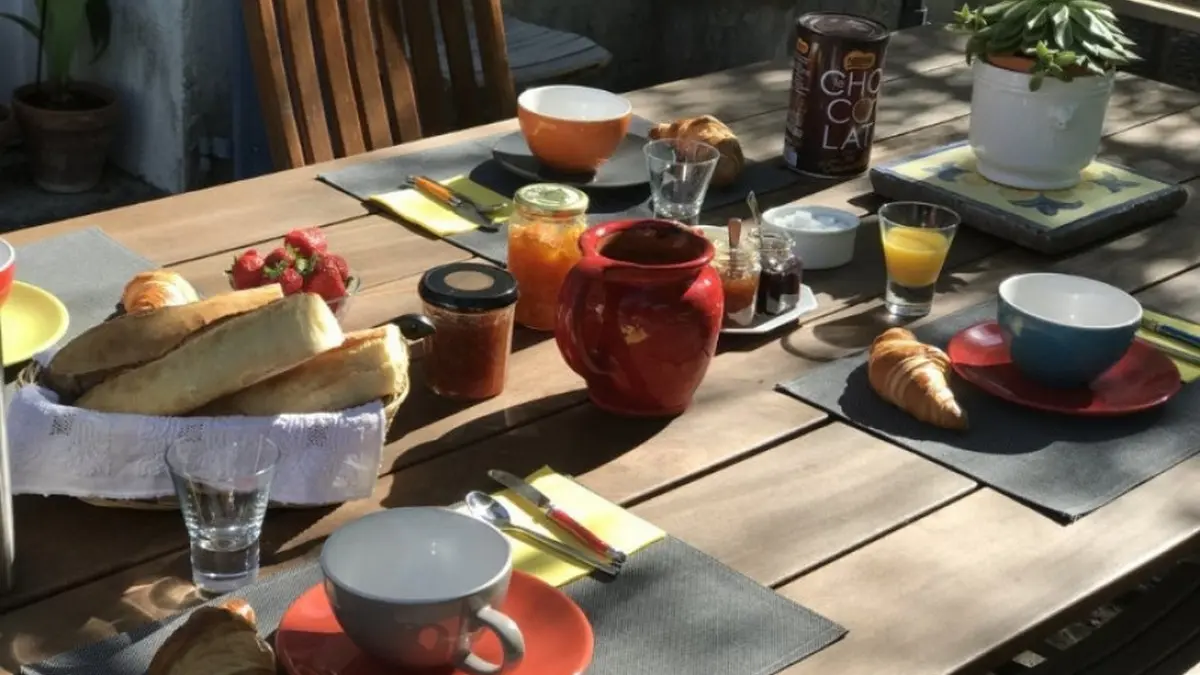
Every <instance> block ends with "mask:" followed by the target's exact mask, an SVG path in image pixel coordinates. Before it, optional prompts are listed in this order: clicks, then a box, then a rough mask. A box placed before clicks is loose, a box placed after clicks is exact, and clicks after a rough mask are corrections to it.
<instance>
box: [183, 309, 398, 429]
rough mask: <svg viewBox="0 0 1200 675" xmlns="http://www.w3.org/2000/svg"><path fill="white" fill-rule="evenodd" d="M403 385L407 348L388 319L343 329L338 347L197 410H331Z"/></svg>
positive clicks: (211, 412)
mask: <svg viewBox="0 0 1200 675" xmlns="http://www.w3.org/2000/svg"><path fill="white" fill-rule="evenodd" d="M407 387H408V347H407V346H406V345H405V344H404V340H403V339H402V338H401V337H400V330H399V329H398V328H396V326H394V325H392V324H388V325H386V326H382V327H379V328H372V329H370V330H362V331H356V332H353V333H347V334H346V341H345V342H343V343H342V346H340V347H338V348H336V349H331V350H329V351H327V352H325V353H324V354H321V355H320V356H317V357H315V358H313V359H310V360H308V361H305V362H304V363H302V364H300V365H298V366H296V367H295V368H292V369H291V370H289V371H287V372H284V373H280V374H279V375H276V376H275V377H272V378H271V379H269V380H264V381H262V382H259V383H258V384H256V385H254V386H251V387H247V388H246V389H243V390H241V391H239V392H236V393H234V394H231V395H229V396H226V397H225V398H222V399H220V400H217V401H213V402H212V403H211V404H210V405H208V406H205V407H204V408H203V409H202V410H200V411H198V412H199V414H202V415H279V414H282V413H313V412H336V411H338V410H345V409H347V408H353V407H354V406H358V405H362V404H364V403H367V402H368V401H373V400H375V399H378V398H383V397H385V396H391V395H392V394H398V393H401V392H403V391H404V390H405V389H406V388H407Z"/></svg>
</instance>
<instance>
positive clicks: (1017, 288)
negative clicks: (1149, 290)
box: [996, 273, 1142, 388]
mask: <svg viewBox="0 0 1200 675" xmlns="http://www.w3.org/2000/svg"><path fill="white" fill-rule="evenodd" d="M996 320H997V322H998V323H999V324H1000V331H1001V333H1002V334H1003V336H1004V340H1005V342H1006V343H1007V344H1008V349H1009V353H1010V354H1011V356H1012V361H1013V365H1015V366H1016V367H1017V369H1018V370H1020V371H1021V374H1022V375H1024V376H1025V377H1028V378H1029V379H1031V380H1033V381H1035V382H1038V383H1040V384H1043V385H1045V386H1049V387H1062V388H1069V387H1083V386H1087V385H1088V384H1089V383H1090V382H1092V380H1095V379H1096V378H1097V377H1099V376H1100V375H1102V374H1103V373H1104V372H1105V371H1106V370H1108V369H1109V368H1111V367H1112V366H1113V365H1115V364H1116V363H1117V361H1120V360H1121V357H1122V356H1124V355H1125V352H1127V351H1129V346H1130V345H1131V344H1132V343H1133V338H1134V335H1135V334H1136V333H1137V329H1138V326H1139V325H1140V324H1141V322H1142V305H1141V303H1139V302H1138V301H1137V300H1136V299H1135V298H1134V297H1133V296H1132V295H1130V294H1128V293H1126V292H1125V291H1122V290H1121V289H1119V288H1117V287H1115V286H1111V285H1109V284H1106V283H1103V282H1100V281H1096V280H1094V279H1088V278H1087V277H1080V276H1074V275H1070V274H1051V273H1036V274H1020V275H1017V276H1014V277H1009V278H1008V279H1006V280H1005V281H1004V283H1002V284H1000V300H999V308H998V311H997V317H996Z"/></svg>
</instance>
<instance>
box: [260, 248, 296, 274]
mask: <svg viewBox="0 0 1200 675" xmlns="http://www.w3.org/2000/svg"><path fill="white" fill-rule="evenodd" d="M264 262H265V264H266V266H267V267H270V268H271V269H274V270H278V269H281V268H284V267H291V266H292V265H293V264H294V263H295V262H296V254H295V253H293V252H292V250H291V249H290V248H288V247H286V246H280V247H279V248H277V249H275V250H274V251H271V252H270V253H268V254H267V259H266V260H265V261H264Z"/></svg>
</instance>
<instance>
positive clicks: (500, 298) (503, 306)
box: [417, 262, 517, 401]
mask: <svg viewBox="0 0 1200 675" xmlns="http://www.w3.org/2000/svg"><path fill="white" fill-rule="evenodd" d="M417 293H418V294H419V295H420V297H421V302H422V303H423V304H424V307H425V309H424V312H425V316H426V317H428V318H429V320H430V322H432V323H433V327H434V333H433V335H431V336H429V337H428V338H426V340H427V342H428V346H427V348H426V358H425V377H426V379H427V380H428V382H429V387H430V388H431V389H432V390H433V391H434V393H436V394H438V395H439V396H444V397H446V398H450V399H456V400H462V401H479V400H482V399H486V398H491V397H493V396H497V395H499V394H500V393H501V392H502V391H504V381H505V378H506V377H507V374H508V355H509V353H510V352H511V351H512V334H513V309H514V307H515V306H516V302H517V282H516V280H515V279H513V276H512V275H511V274H509V273H508V272H506V271H504V270H502V269H500V268H498V267H492V266H491V265H484V264H482V263H472V262H459V263H450V264H448V265H442V266H440V267H435V268H433V269H431V270H429V271H427V272H425V274H424V275H423V276H422V277H421V283H420V284H419V285H418V287H417Z"/></svg>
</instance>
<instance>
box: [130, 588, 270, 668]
mask: <svg viewBox="0 0 1200 675" xmlns="http://www.w3.org/2000/svg"><path fill="white" fill-rule="evenodd" d="M146 675H275V653H274V652H273V651H271V647H270V645H268V644H267V643H266V642H265V641H264V640H263V639H262V638H261V637H259V635H258V628H257V626H256V625H255V617H254V609H253V608H251V607H250V605H249V604H248V603H247V602H246V601H245V600H239V599H236V598H235V599H233V600H227V601H225V602H224V603H222V604H220V605H217V606H215V607H201V608H200V609H197V610H196V611H195V612H192V615H191V616H190V617H188V620H187V621H185V622H184V623H183V625H182V626H180V627H179V628H177V629H175V632H174V633H172V634H171V635H170V636H169V637H167V639H166V640H165V641H164V642H163V644H162V646H161V647H159V648H158V651H156V652H155V653H154V658H153V659H151V660H150V667H149V668H147V669H146Z"/></svg>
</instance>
